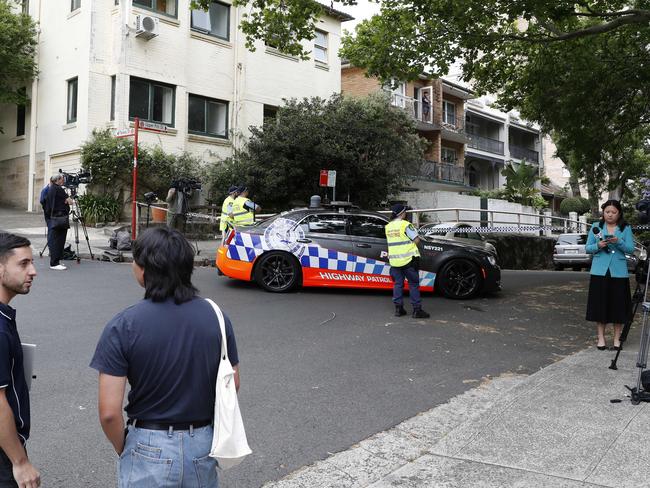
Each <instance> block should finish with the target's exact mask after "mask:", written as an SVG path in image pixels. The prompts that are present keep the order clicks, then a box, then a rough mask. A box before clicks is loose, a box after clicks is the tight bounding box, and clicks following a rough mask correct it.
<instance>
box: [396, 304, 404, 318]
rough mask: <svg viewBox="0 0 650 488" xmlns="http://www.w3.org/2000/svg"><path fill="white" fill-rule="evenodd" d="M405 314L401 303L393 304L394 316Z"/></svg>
mask: <svg viewBox="0 0 650 488" xmlns="http://www.w3.org/2000/svg"><path fill="white" fill-rule="evenodd" d="M404 315H406V310H405V309H404V307H403V306H402V305H395V317H403V316H404Z"/></svg>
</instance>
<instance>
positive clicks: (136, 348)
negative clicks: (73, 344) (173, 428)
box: [90, 297, 239, 422]
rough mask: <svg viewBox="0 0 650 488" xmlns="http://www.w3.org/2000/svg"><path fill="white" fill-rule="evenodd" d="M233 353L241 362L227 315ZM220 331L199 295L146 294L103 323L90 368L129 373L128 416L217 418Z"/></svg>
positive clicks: (230, 353) (230, 352) (177, 419)
mask: <svg viewBox="0 0 650 488" xmlns="http://www.w3.org/2000/svg"><path fill="white" fill-rule="evenodd" d="M224 318H225V322H226V323H225V325H226V337H227V345H228V357H229V359H230V362H231V364H232V365H233V366H235V365H237V364H238V363H239V358H238V355H237V344H236V342H235V335H234V332H233V329H232V325H231V323H230V320H229V319H228V317H226V316H225V315H224ZM220 353H221V331H220V329H219V321H218V320H217V316H216V314H215V313H214V310H213V309H212V306H211V305H210V304H209V303H208V302H207V301H206V300H204V299H202V298H200V297H196V298H194V299H193V300H190V301H189V302H185V303H182V304H180V305H176V304H175V303H174V301H173V299H168V300H167V301H165V302H158V303H154V302H152V301H151V300H142V301H140V302H138V303H136V304H135V305H133V306H131V307H129V308H127V309H126V310H124V311H122V312H120V313H119V314H117V315H116V316H115V317H114V318H113V319H112V320H111V321H110V322H109V323H108V324H107V325H106V327H105V328H104V332H103V333H102V336H101V338H100V339H99V343H98V344H97V349H96V350H95V355H94V357H93V359H92V361H91V363H90V367H91V368H95V369H97V370H98V371H99V372H100V373H105V374H109V375H111V376H126V377H127V378H128V381H129V385H130V386H131V391H130V392H129V398H128V400H129V401H128V405H127V406H126V408H125V410H126V412H127V415H128V417H129V418H132V419H139V420H148V421H161V422H162V421H165V422H188V421H199V420H209V419H212V417H213V415H214V395H215V382H216V378H217V370H218V369H219V356H220Z"/></svg>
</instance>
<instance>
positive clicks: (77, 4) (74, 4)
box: [70, 0, 81, 12]
mask: <svg viewBox="0 0 650 488" xmlns="http://www.w3.org/2000/svg"><path fill="white" fill-rule="evenodd" d="M78 8H81V0H70V12H74V11H75V10H77V9H78Z"/></svg>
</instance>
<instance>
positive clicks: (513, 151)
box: [509, 144, 539, 164]
mask: <svg viewBox="0 0 650 488" xmlns="http://www.w3.org/2000/svg"><path fill="white" fill-rule="evenodd" d="M509 147H510V156H511V157H513V158H517V159H525V160H526V161H529V162H531V163H535V164H539V153H538V152H537V151H533V150H532V149H528V148H527V147H521V146H513V145H512V144H510V146H509Z"/></svg>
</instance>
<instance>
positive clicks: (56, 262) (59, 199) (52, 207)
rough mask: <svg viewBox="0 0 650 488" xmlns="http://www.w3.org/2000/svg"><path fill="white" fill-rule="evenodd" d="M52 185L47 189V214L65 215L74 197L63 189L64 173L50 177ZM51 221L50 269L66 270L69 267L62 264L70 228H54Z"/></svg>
mask: <svg viewBox="0 0 650 488" xmlns="http://www.w3.org/2000/svg"><path fill="white" fill-rule="evenodd" d="M50 181H51V185H50V189H49V190H48V191H47V198H46V205H45V214H46V215H48V216H49V217H50V218H51V217H63V216H66V215H68V214H69V213H70V205H72V198H70V197H69V196H68V194H67V193H66V192H65V190H64V189H63V183H64V182H65V178H64V177H63V174H61V173H57V174H55V175H53V176H52V178H50ZM52 227H53V226H52V225H51V221H50V222H49V223H48V232H47V245H48V247H49V248H50V269H55V270H57V271H65V270H66V269H67V268H66V267H65V266H64V265H63V264H61V258H62V257H63V248H64V247H65V238H66V236H67V234H68V228H59V229H54V228H52Z"/></svg>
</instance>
